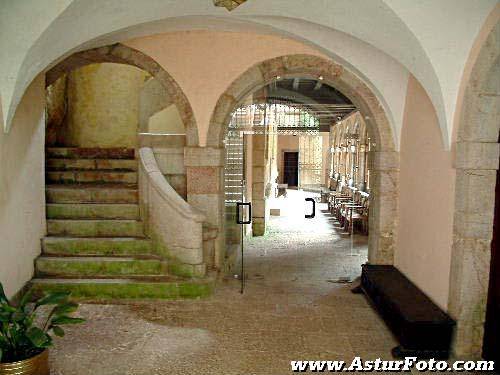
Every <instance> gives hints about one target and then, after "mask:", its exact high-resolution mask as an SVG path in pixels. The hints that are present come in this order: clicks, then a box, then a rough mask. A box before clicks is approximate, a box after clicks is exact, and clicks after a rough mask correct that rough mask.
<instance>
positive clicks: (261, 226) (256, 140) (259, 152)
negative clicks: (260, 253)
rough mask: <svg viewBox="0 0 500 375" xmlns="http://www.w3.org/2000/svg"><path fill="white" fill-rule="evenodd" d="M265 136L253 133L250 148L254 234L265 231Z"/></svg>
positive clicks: (257, 234)
mask: <svg viewBox="0 0 500 375" xmlns="http://www.w3.org/2000/svg"><path fill="white" fill-rule="evenodd" d="M265 151H266V136H265V135H264V134H258V135H257V134H254V135H253V148H252V159H253V166H252V222H253V225H252V231H253V235H254V236H263V235H264V234H265V233H266V211H267V210H266V196H265V185H266V157H265Z"/></svg>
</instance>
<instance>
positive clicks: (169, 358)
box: [51, 192, 396, 375]
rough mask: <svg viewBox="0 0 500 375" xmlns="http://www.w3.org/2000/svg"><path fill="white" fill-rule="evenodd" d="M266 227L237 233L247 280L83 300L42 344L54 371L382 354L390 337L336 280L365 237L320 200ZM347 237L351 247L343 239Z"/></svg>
mask: <svg viewBox="0 0 500 375" xmlns="http://www.w3.org/2000/svg"><path fill="white" fill-rule="evenodd" d="M293 199H296V202H300V201H301V200H302V199H303V196H302V195H301V193H300V192H293V193H292V194H291V195H290V196H289V198H287V201H277V202H274V204H275V205H278V206H279V205H280V204H281V206H282V208H283V210H282V215H284V216H280V217H271V221H270V227H269V234H268V235H267V236H265V237H260V238H252V239H248V240H247V241H246V250H245V253H246V257H245V261H246V262H245V263H246V266H247V275H248V280H247V283H246V289H245V292H244V294H240V293H239V280H236V279H233V278H227V279H226V280H224V281H222V282H221V283H220V284H219V285H218V288H217V290H216V293H215V295H214V296H212V297H210V298H207V299H203V300H195V301H193V300H191V301H147V302H134V303H128V304H115V305H112V304H109V305H98V304H84V305H82V306H81V309H80V314H81V315H82V316H84V317H85V318H86V319H87V320H88V321H87V323H86V324H84V325H82V326H75V327H70V329H68V331H67V335H66V336H65V337H64V338H62V339H58V340H57V341H58V342H57V346H56V348H54V349H53V350H52V352H51V361H52V365H53V369H54V370H53V374H56V375H59V374H64V375H84V374H85V375H86V374H89V375H90V374H92V375H111V374H113V375H126V374H127V375H128V374H130V375H132V374H133V375H155V374H162V375H163V374H186V375H187V374H189V375H197V374H200V375H202V374H203V375H210V374H217V375H221V374H222V375H226V374H227V375H247V374H248V375H250V374H262V375H281V374H291V370H290V361H291V360H300V359H303V360H312V359H318V360H319V359H329V360H335V359H339V360H346V361H347V360H348V361H350V360H351V359H352V358H353V356H354V355H360V356H362V358H364V359H376V358H377V357H382V358H390V349H391V348H392V347H393V346H395V345H396V342H395V340H394V339H393V337H392V336H391V334H390V333H389V331H388V330H387V328H386V327H385V325H384V323H383V322H382V321H381V320H380V319H379V317H378V316H377V315H376V314H375V312H374V311H373V310H372V309H371V308H370V306H369V305H368V303H367V302H366V300H365V298H364V297H363V296H362V295H354V294H352V293H350V288H351V287H352V285H351V284H350V283H345V280H351V279H353V278H355V277H357V276H359V274H360V265H361V264H362V263H363V262H365V261H366V256H367V245H366V244H367V237H366V236H362V235H356V236H355V237H354V239H353V240H352V241H351V237H350V236H348V235H347V234H344V233H342V231H341V230H340V228H338V226H336V224H335V221H334V220H333V219H332V218H331V217H330V216H329V214H327V213H324V212H322V211H321V210H324V209H325V208H326V207H325V205H319V209H320V210H319V212H318V217H317V218H316V219H313V220H304V219H303V214H304V210H303V207H301V206H300V204H299V208H296V209H295V211H294V210H293V209H290V207H291V206H290V204H289V202H290V201H291V200H293ZM351 245H352V248H351Z"/></svg>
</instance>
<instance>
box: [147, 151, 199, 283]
mask: <svg viewBox="0 0 500 375" xmlns="http://www.w3.org/2000/svg"><path fill="white" fill-rule="evenodd" d="M139 165H140V167H139V189H140V197H141V198H140V199H141V209H142V210H143V211H144V212H143V217H144V220H145V222H146V232H147V233H148V235H149V236H150V237H151V238H152V239H153V240H154V242H155V245H156V249H157V251H158V253H159V254H160V255H162V256H165V257H167V258H170V259H172V260H173V261H174V262H173V263H172V267H174V268H175V270H173V271H176V272H173V273H177V274H183V275H190V276H202V275H204V274H205V272H206V266H205V263H204V260H203V222H204V221H205V215H204V214H203V213H201V212H200V211H198V210H196V209H195V208H193V207H192V206H191V205H189V203H187V202H186V201H185V200H184V199H183V198H182V197H181V196H180V195H179V194H178V193H177V192H176V191H175V190H174V189H173V188H172V186H170V184H169V183H168V182H167V180H166V179H165V177H164V176H163V174H162V173H161V171H160V169H159V167H158V164H157V162H156V159H155V156H154V154H153V150H152V149H151V148H150V147H142V148H140V150H139Z"/></svg>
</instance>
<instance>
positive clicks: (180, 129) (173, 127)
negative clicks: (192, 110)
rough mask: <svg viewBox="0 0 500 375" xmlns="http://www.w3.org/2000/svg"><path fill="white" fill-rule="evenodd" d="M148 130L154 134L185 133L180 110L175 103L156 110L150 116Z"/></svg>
mask: <svg viewBox="0 0 500 375" xmlns="http://www.w3.org/2000/svg"><path fill="white" fill-rule="evenodd" d="M148 132H149V133H153V134H185V133H186V129H185V128H184V123H183V122H182V119H181V116H180V114H179V110H178V109H177V106H176V105H175V104H171V105H169V106H168V107H167V108H165V109H163V110H161V111H159V112H156V113H155V114H154V115H153V116H151V117H150V118H149V122H148Z"/></svg>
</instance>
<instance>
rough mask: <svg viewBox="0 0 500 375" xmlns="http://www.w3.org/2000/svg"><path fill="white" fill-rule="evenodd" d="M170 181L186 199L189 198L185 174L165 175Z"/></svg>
mask: <svg viewBox="0 0 500 375" xmlns="http://www.w3.org/2000/svg"><path fill="white" fill-rule="evenodd" d="M165 178H166V180H167V181H168V183H169V184H170V185H171V186H172V187H173V188H174V190H175V191H176V192H177V194H179V195H180V196H181V197H182V198H183V199H184V200H185V199H186V198H187V181H186V175H185V174H167V175H165Z"/></svg>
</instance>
